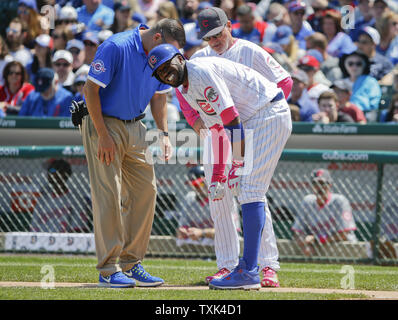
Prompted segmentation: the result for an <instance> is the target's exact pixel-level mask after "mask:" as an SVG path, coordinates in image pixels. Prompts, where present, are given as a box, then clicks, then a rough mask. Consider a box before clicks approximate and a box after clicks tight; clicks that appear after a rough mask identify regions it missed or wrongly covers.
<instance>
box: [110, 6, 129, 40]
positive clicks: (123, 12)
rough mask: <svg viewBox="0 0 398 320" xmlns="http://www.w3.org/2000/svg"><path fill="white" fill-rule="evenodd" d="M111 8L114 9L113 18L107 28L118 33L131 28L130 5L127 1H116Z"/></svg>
mask: <svg viewBox="0 0 398 320" xmlns="http://www.w3.org/2000/svg"><path fill="white" fill-rule="evenodd" d="M113 10H114V11H115V18H114V19H113V23H112V26H111V27H110V29H109V30H111V31H112V32H113V33H118V32H123V31H126V30H127V29H129V28H132V26H133V21H132V20H131V7H130V5H129V3H128V2H127V1H123V2H116V3H115V4H114V6H113Z"/></svg>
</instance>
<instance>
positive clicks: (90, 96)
mask: <svg viewBox="0 0 398 320" xmlns="http://www.w3.org/2000/svg"><path fill="white" fill-rule="evenodd" d="M83 94H84V98H85V100H86V105H87V109H88V113H89V114H90V118H91V120H92V121H93V124H94V127H95V130H96V131H97V134H98V136H100V137H101V136H106V135H108V134H109V132H108V129H107V128H106V126H105V122H104V118H103V116H102V109H101V100H100V96H99V86H98V85H96V84H95V83H93V82H92V81H90V80H87V82H86V84H85V85H84V87H83Z"/></svg>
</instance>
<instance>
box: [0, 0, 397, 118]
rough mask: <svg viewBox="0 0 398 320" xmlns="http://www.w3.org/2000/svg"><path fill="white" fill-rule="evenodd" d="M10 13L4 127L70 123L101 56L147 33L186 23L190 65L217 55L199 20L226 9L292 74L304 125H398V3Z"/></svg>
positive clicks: (149, 5) (74, 6)
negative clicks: (119, 37) (8, 119)
mask: <svg viewBox="0 0 398 320" xmlns="http://www.w3.org/2000/svg"><path fill="white" fill-rule="evenodd" d="M9 3H11V4H12V3H14V4H15V9H16V10H15V14H14V15H13V16H12V15H11V16H7V19H8V20H9V21H8V22H7V27H6V28H5V30H1V37H0V75H1V79H0V117H4V116H11V115H14V116H15V115H20V116H36V117H37V116H38V117H49V116H69V106H70V105H71V101H72V100H73V99H75V100H81V99H82V88H83V84H84V83H85V81H86V77H87V74H88V71H89V69H90V65H91V64H92V63H93V58H94V55H95V53H96V50H97V48H98V46H100V45H101V43H102V42H103V41H105V40H106V39H107V38H108V37H110V36H112V35H113V34H115V33H119V32H123V31H126V30H130V29H133V28H135V27H137V26H138V25H139V24H146V25H147V26H152V25H153V24H154V23H155V22H156V21H158V20H160V19H163V18H175V19H179V20H180V21H181V22H182V23H183V24H184V28H185V31H186V37H187V41H186V46H185V47H184V48H183V52H184V56H185V57H186V58H187V59H189V58H190V57H191V56H192V55H193V54H194V53H195V52H196V51H197V50H199V49H200V48H203V47H204V46H206V45H207V43H206V42H205V41H202V39H199V38H198V36H197V30H198V26H197V22H196V16H197V14H198V12H199V11H200V10H202V9H204V8H208V7H211V6H216V7H220V8H222V9H223V10H224V11H225V12H226V13H227V16H228V18H229V19H230V21H231V23H232V35H233V37H235V38H243V39H246V40H249V41H251V42H254V43H256V44H258V45H259V46H261V47H262V48H263V49H264V50H266V51H267V52H269V53H270V54H271V55H272V56H273V57H274V58H275V59H276V60H277V61H278V62H279V63H280V64H281V65H282V66H283V67H284V68H285V69H286V70H288V71H289V72H290V73H291V75H292V79H293V88H292V92H291V94H290V96H289V97H287V99H288V102H289V105H290V107H291V111H292V118H293V120H294V121H307V122H321V123H332V122H356V123H361V124H365V123H369V122H384V123H398V103H397V102H398V66H397V63H398V1H396V0H387V1H385V0H371V1H369V0H357V1H337V0H334V1H324V0H301V1H286V0H285V1H284V0H280V1H271V0H252V1H245V0H209V2H207V1H199V0H174V1H166V0H10V1H9ZM11 4H10V6H11ZM49 8H52V9H51V10H49ZM49 12H50V13H51V14H49ZM325 93H326V94H325ZM168 106H169V108H174V109H175V111H176V112H173V111H171V112H169V114H170V115H172V116H171V119H174V120H179V119H180V114H181V113H179V112H180V106H179V104H178V101H177V99H176V97H175V96H174V93H171V94H170V100H169V104H168ZM148 110H149V109H148ZM149 116H150V115H149ZM181 118H182V119H183V116H181Z"/></svg>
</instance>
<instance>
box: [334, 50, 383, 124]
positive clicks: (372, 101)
mask: <svg viewBox="0 0 398 320" xmlns="http://www.w3.org/2000/svg"><path fill="white" fill-rule="evenodd" d="M340 68H341V71H342V72H343V76H344V77H345V79H347V81H348V80H349V81H350V82H351V84H352V94H351V98H350V101H351V102H352V103H354V104H355V105H357V106H358V107H359V108H360V109H361V110H362V111H363V112H364V113H365V116H366V119H367V121H375V120H376V118H377V111H378V108H379V104H380V98H381V89H380V85H379V84H378V82H377V80H376V79H375V78H373V77H372V76H370V75H369V73H370V62H369V59H368V57H367V56H366V55H364V54H363V53H361V52H358V51H356V52H353V53H351V54H347V55H343V56H342V57H341V59H340Z"/></svg>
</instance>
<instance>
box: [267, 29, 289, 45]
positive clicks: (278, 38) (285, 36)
mask: <svg viewBox="0 0 398 320" xmlns="http://www.w3.org/2000/svg"><path fill="white" fill-rule="evenodd" d="M291 35H293V30H292V28H291V27H289V26H287V25H283V26H280V27H278V28H277V29H276V32H275V34H274V36H273V38H272V42H276V43H277V44H280V45H286V44H289V43H290V36H291Z"/></svg>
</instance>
